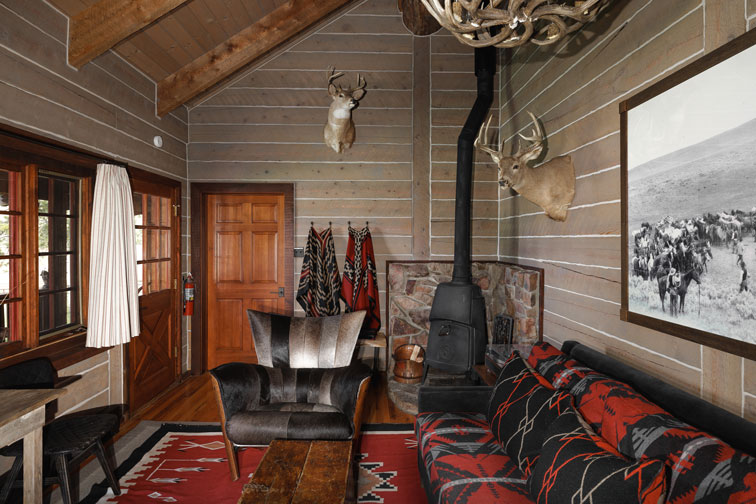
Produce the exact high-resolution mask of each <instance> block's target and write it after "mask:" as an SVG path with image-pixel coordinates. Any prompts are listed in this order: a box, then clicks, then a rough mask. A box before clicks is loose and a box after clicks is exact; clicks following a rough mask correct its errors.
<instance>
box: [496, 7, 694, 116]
mask: <svg viewBox="0 0 756 504" xmlns="http://www.w3.org/2000/svg"><path fill="white" fill-rule="evenodd" d="M652 2H653V0H649V1H648V2H646V4H645V5H644V6H643V7H641V8H640V9H638V10H637V11H635V12H634V13H633V14H632V15H631V16H630V17H629V18H628V19H626V20H625V21H623V22H622V23H621V24H620V25H619V26H617V27H616V28H615V29H614V30H612V31H611V32H609V33H607V34H606V35H605V36H604V37H603V38H602V39H601V40H600V41H598V42H596V44H594V45H593V47H591V48H590V49H589V50H588V51H586V52H585V53H584V54H583V55H582V56H581V57H580V58H578V59H577V60H576V61H575V62H574V63H573V64H572V65H570V66H569V67H568V68H567V69H566V70H565V71H564V72H562V75H560V76H559V77H558V78H557V79H554V80H552V81H551V82H550V83H549V84H548V85H547V86H546V87H544V88H543V89H541V90H540V92H538V93H537V94H536V95H535V96H534V97H533V98H531V99H530V101H528V102H527V103H525V104H523V105H521V106H520V108H521V109H525V108H526V107H527V106H528V105H530V104H531V103H533V101H535V100H536V99H538V97H540V96H541V95H543V94H544V93H545V92H546V91H548V90H549V89H551V88H552V87H554V86H555V85H556V83H557V82H558V81H559V80H560V79H561V78H562V77H564V76H565V75H567V74H569V73H570V72H572V70H574V69H575V68H576V67H577V66H578V65H580V63H582V62H583V61H584V60H586V59H587V58H588V57H589V56H590V55H591V54H592V53H593V52H594V51H597V50H600V49H603V46H604V44H605V43H610V42H611V41H612V40H614V36H615V35H616V34H618V33H619V32H620V31H622V30H623V29H624V28H625V27H626V26H627V25H629V24H630V23H631V22H632V21H633V20H634V19H635V18H636V17H637V16H639V15H640V14H641V13H642V12H643V11H644V10H645V9H646V8H647V7H648V6H649V5H651V3H652ZM701 5H702V4H699V5H698V6H696V7H695V8H693V9H691V11H690V12H688V13H686V14H684V15H683V16H682V17H680V18H678V19H677V21H675V22H673V23H672V24H670V25H669V26H667V27H666V28H664V29H663V30H662V31H661V32H659V33H657V34H656V35H654V36H653V37H650V38H649V39H647V40H646V41H645V42H644V43H643V44H641V45H639V46H638V47H636V48H635V49H634V50H633V51H631V52H629V53H627V54H626V55H625V56H624V57H623V58H621V59H620V60H618V61H616V62H615V63H614V64H612V65H610V66H608V67H607V68H606V69H605V70H604V71H603V72H601V73H600V74H598V75H596V76H595V77H593V78H592V79H591V80H590V81H588V82H587V83H586V84H584V85H583V86H581V87H579V88H577V89H576V90H575V91H573V92H572V93H570V94H569V95H567V96H566V97H564V99H562V101H560V102H559V103H557V105H559V104H561V103H562V102H564V101H565V100H566V99H567V98H569V97H571V96H572V95H573V94H575V93H576V92H578V91H580V90H581V89H583V88H584V87H586V86H587V85H589V84H590V83H591V82H593V81H594V80H596V79H598V78H600V77H601V76H602V75H604V74H605V73H606V72H608V71H609V70H611V69H612V68H614V67H616V66H617V65H619V64H620V63H622V61H624V60H626V59H627V58H628V57H630V56H631V55H633V54H635V53H636V52H637V51H639V50H641V49H642V48H643V47H645V46H646V45H648V44H649V43H651V41H653V40H655V39H656V38H658V37H659V36H661V35H662V34H664V33H665V32H666V31H667V30H669V29H670V28H671V27H672V26H674V25H676V24H677V23H679V22H680V21H682V20H683V19H685V18H686V17H688V16H689V15H690V14H692V13H693V12H695V11H696V10H698V9H699V8H700V7H701ZM566 45H567V44H564V45H562V46H561V47H560V48H559V51H561V50H562V49H564V48H565V47H566ZM558 54H559V52H557V53H556V54H554V56H552V57H551V58H550V59H549V60H548V61H547V62H546V63H544V64H543V65H542V66H541V68H539V69H538V70H537V71H536V72H534V73H533V76H531V78H530V79H528V81H527V82H525V83H524V84H523V85H522V86H521V87H520V89H518V90H517V91H515V92H514V94H513V95H512V98H510V99H509V100H508V101H507V103H505V104H504V105H508V104H509V103H510V102H512V101H513V100H514V99H515V98H516V97H517V95H519V94H520V92H522V91H523V90H524V89H527V85H528V84H529V83H530V81H531V80H533V79H534V78H535V77H537V76H538V75H539V74H540V73H541V71H543V70H544V69H546V68H548V66H549V64H550V63H551V61H553V60H554V59H555V58H556V57H557V55H558ZM557 105H555V107H556V106H557ZM553 109H554V107H552V108H550V109H549V110H547V111H545V112H540V116H539V117H541V116H545V115H546V114H547V113H548V112H550V111H551V110H553ZM513 119H514V117H510V118H509V119H508V120H507V121H506V122H505V123H503V124H502V125H501V126H502V127H503V126H506V125H507V124H509V122H510V121H512V120H513ZM522 129H525V128H521V129H520V130H519V131H522Z"/></svg>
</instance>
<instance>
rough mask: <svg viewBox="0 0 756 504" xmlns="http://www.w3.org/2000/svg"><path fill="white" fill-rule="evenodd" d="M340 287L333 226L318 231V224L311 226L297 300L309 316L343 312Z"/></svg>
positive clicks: (323, 315)
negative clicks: (340, 303)
mask: <svg viewBox="0 0 756 504" xmlns="http://www.w3.org/2000/svg"><path fill="white" fill-rule="evenodd" d="M340 291H341V280H340V278H339V265H338V264H336V250H335V248H334V245H333V233H332V231H331V228H330V227H329V228H328V229H326V230H325V231H323V232H322V233H320V234H318V232H317V231H315V228H314V227H310V234H309V236H308V237H307V247H306V248H305V255H304V261H303V262H302V273H301V274H300V275H299V289H298V290H297V302H299V304H300V305H302V308H304V311H305V314H306V315H307V316H308V317H325V316H327V315H338V314H339V313H340V312H341V306H340V305H339V292H340Z"/></svg>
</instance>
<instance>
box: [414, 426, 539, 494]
mask: <svg viewBox="0 0 756 504" xmlns="http://www.w3.org/2000/svg"><path fill="white" fill-rule="evenodd" d="M415 429H416V434H417V438H418V441H419V453H420V454H421V456H422V463H423V466H424V468H425V471H426V473H427V475H428V478H429V480H430V485H431V491H432V493H433V495H434V502H441V503H449V504H451V503H454V504H458V503H459V504H464V503H471V504H472V503H477V502H506V503H508V504H509V503H512V504H525V503H530V502H531V501H530V499H529V498H528V493H527V486H526V479H525V476H524V475H523V474H522V472H521V471H520V470H519V468H518V467H517V465H516V464H515V463H514V462H512V460H511V459H510V458H509V457H508V456H507V455H506V453H505V452H504V449H503V447H502V446H501V445H499V444H498V443H496V442H495V441H494V438H493V435H492V434H491V431H490V430H489V428H488V422H487V420H486V417H485V416H484V415H482V414H479V413H421V414H419V415H418V416H417V419H416V422H415Z"/></svg>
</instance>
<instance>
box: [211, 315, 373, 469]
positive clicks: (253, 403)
mask: <svg viewBox="0 0 756 504" xmlns="http://www.w3.org/2000/svg"><path fill="white" fill-rule="evenodd" d="M247 314H248V316H249V320H250V325H251V326H252V333H253V337H254V340H255V349H256V351H257V356H258V362H259V364H246V363H241V362H232V363H228V364H222V365H220V366H218V367H216V368H214V369H212V370H211V371H210V375H211V376H212V378H213V387H214V389H215V394H216V399H217V401H218V406H219V410H220V417H221V428H222V431H223V439H224V441H225V444H226V452H227V454H228V462H229V467H230V470H231V477H232V479H234V480H236V479H238V478H239V463H238V459H237V453H236V452H237V450H238V448H239V447H243V446H253V445H265V444H269V443H270V442H271V441H272V440H273V439H327V440H356V439H357V437H358V435H359V430H360V423H361V422H360V418H361V415H362V408H363V402H364V398H365V395H366V392H367V387H368V384H369V382H370V375H371V373H372V372H371V369H370V368H369V367H368V366H367V365H365V364H362V363H359V362H356V363H352V362H351V361H352V355H353V353H354V347H355V345H356V343H357V336H358V334H359V332H360V328H361V327H362V320H363V319H364V317H365V312H364V311H362V312H352V313H346V314H343V315H336V316H333V317H321V318H292V317H286V316H281V315H272V314H267V313H262V312H258V311H255V310H248V311H247Z"/></svg>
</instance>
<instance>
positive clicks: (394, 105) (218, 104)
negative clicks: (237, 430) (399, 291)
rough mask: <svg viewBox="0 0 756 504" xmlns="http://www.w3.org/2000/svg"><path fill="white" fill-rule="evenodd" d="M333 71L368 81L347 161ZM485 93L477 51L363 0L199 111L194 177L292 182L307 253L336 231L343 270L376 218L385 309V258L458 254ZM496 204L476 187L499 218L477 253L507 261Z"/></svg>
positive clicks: (391, 5)
mask: <svg viewBox="0 0 756 504" xmlns="http://www.w3.org/2000/svg"><path fill="white" fill-rule="evenodd" d="M329 65H334V66H335V67H336V69H337V70H338V71H345V72H347V75H346V76H345V78H342V79H344V80H346V83H347V84H351V85H354V83H355V82H356V80H357V72H360V73H361V74H362V75H363V76H364V77H365V79H366V81H367V89H368V92H367V94H366V96H365V97H364V98H363V100H362V101H361V103H360V106H359V108H357V109H356V110H355V111H354V113H353V117H354V121H355V123H356V125H357V126H356V128H357V139H356V142H355V143H354V145H353V146H352V148H351V149H350V150H346V151H345V152H344V153H342V154H337V153H335V152H333V151H332V150H330V149H329V148H328V147H326V146H325V145H324V143H323V125H324V124H325V122H326V118H327V114H328V107H329V105H330V103H331V99H330V98H329V96H328V94H327V92H326V69H327V68H328V66H329ZM437 81H438V84H437ZM431 85H433V88H432V87H431ZM436 86H437V87H438V90H436V89H435V88H436ZM474 88H475V77H474V74H473V61H472V59H471V53H470V52H469V51H467V50H465V49H464V48H463V46H462V45H461V44H458V43H457V42H456V41H455V40H454V39H453V38H452V37H450V36H434V37H432V38H429V37H413V35H412V34H410V32H409V31H408V30H407V29H406V28H405V27H404V25H403V24H402V21H401V15H400V13H399V11H398V10H397V7H396V3H395V2H386V1H383V0H366V1H362V2H357V3H356V4H355V5H354V7H352V8H350V9H348V10H347V11H345V12H344V13H342V14H338V15H336V16H334V17H333V18H332V19H330V20H329V21H328V22H327V23H326V24H325V25H323V26H322V27H320V28H319V29H318V30H316V31H314V32H313V33H312V34H310V35H309V36H307V37H306V38H305V39H304V40H302V41H301V42H299V43H298V44H296V45H294V46H293V47H290V48H289V49H287V50H286V51H284V52H283V53H281V54H279V55H278V56H276V57H274V58H272V59H271V60H270V61H268V62H267V63H265V64H264V65H262V66H260V67H259V68H257V69H255V70H252V71H250V72H248V73H246V74H243V75H242V76H240V78H238V79H236V80H235V81H234V82H232V83H231V84H230V85H229V86H228V87H226V88H224V89H223V90H222V91H220V92H218V93H217V94H214V95H213V96H211V97H209V98H208V99H206V100H205V101H203V102H202V103H200V104H199V105H198V106H196V107H194V108H192V109H191V110H190V113H189V124H190V126H189V178H190V180H191V181H192V182H195V181H196V182H223V181H227V182H232V181H233V182H238V181H244V182H294V183H295V216H296V227H295V240H296V246H299V247H304V246H305V243H306V239H307V233H308V230H309V227H310V222H314V223H315V227H316V229H318V230H321V229H324V228H325V227H327V226H328V223H329V222H332V224H333V228H334V236H335V245H336V253H337V260H338V263H339V268H340V270H341V271H342V272H343V264H344V253H345V251H346V244H347V237H348V234H347V222H348V221H350V220H351V222H352V226H354V227H357V228H361V227H363V226H364V225H365V221H369V222H370V229H371V233H372V236H373V244H374V248H375V254H376V261H377V265H378V277H379V278H378V283H379V287H380V290H381V303H383V298H384V292H385V264H386V260H408V259H429V258H430V257H431V255H432V256H433V257H443V258H447V257H448V254H450V253H451V245H450V244H451V236H452V235H453V231H451V230H452V229H453V219H454V215H453V208H454V202H453V198H454V183H453V180H454V176H455V171H454V170H455V160H456V152H455V151H456V147H455V145H456V136H457V135H458V133H459V130H460V129H461V126H462V123H463V122H464V118H465V117H466V114H467V111H469V109H470V107H471V106H472V103H473V102H474V100H475V92H474ZM431 103H433V109H432V113H431V109H430V108H429V105H430V104H431ZM431 117H432V121H433V127H432V129H433V134H432V138H433V145H432V149H431V134H430V133H429V132H430V130H431ZM431 160H432V173H433V174H432V175H431ZM491 180H492V178H491V176H490V172H489V173H488V181H489V184H488V185H489V186H490V181H491ZM497 207H498V201H497V196H496V193H495V192H491V190H490V189H489V190H488V192H487V193H486V192H485V188H484V185H483V184H478V185H476V208H475V212H476V217H477V218H478V221H483V220H484V219H488V221H486V225H483V226H477V225H476V231H477V232H476V235H477V236H476V238H475V243H474V253H475V254H476V257H480V258H487V259H492V258H493V259H495V257H496V225H495V219H496V215H497V210H496V209H497ZM431 214H432V217H431ZM478 221H476V222H478ZM481 235H485V242H484V240H483V239H481V238H478V236H481ZM431 236H432V238H431ZM482 247H485V249H483V248H482ZM479 253H482V255H478V254H479ZM301 265H302V262H301V259H297V260H296V261H295V267H294V270H295V275H296V278H297V281H295V285H296V284H297V283H298V278H299V272H300V269H301ZM296 312H297V313H298V314H301V313H302V312H301V308H300V307H299V306H298V305H297V306H296ZM382 313H383V310H382Z"/></svg>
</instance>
